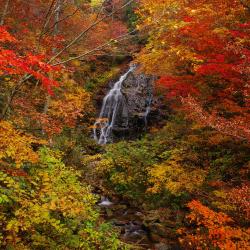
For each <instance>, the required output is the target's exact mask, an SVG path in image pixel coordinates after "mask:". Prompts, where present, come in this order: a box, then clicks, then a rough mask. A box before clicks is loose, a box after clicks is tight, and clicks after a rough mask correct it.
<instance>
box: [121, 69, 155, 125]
mask: <svg viewBox="0 0 250 250" xmlns="http://www.w3.org/2000/svg"><path fill="white" fill-rule="evenodd" d="M154 80H155V79H154V77H152V76H146V75H144V74H142V73H140V74H137V73H135V72H131V73H130V74H129V75H128V77H127V78H126V80H125V81H124V82H123V85H122V89H121V92H122V93H123V95H124V96H125V99H126V103H127V109H128V116H129V118H130V119H129V121H130V123H131V121H132V120H133V119H134V118H142V119H144V118H146V117H145V116H146V115H149V114H148V113H149V112H150V110H148V109H149V108H150V107H151V106H152V102H153V86H154Z"/></svg>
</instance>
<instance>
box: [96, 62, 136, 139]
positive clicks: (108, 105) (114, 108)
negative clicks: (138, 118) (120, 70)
mask: <svg viewBox="0 0 250 250" xmlns="http://www.w3.org/2000/svg"><path fill="white" fill-rule="evenodd" d="M135 68H136V67H135V66H134V65H132V66H131V67H130V68H129V70H128V71H127V72H126V73H125V74H124V75H122V76H121V77H120V79H119V80H118V81H117V82H116V83H115V84H114V86H113V88H112V89H111V90H110V91H109V92H108V93H107V95H106V96H105V97H104V99H103V103H102V108H101V112H100V115H99V117H98V119H97V120H96V122H95V124H94V139H95V140H96V141H97V142H98V144H106V143H108V142H109V141H110V139H111V135H112V130H113V129H114V126H115V125H116V120H117V114H118V112H119V111H120V110H123V107H124V106H125V105H126V102H125V98H124V96H123V94H122V92H121V88H122V83H123V82H124V81H125V80H126V78H127V76H128V75H129V73H130V72H133V71H134V70H135ZM124 117H125V121H124V124H125V126H127V125H128V114H124Z"/></svg>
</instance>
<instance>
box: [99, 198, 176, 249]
mask: <svg viewBox="0 0 250 250" xmlns="http://www.w3.org/2000/svg"><path fill="white" fill-rule="evenodd" d="M98 205H99V206H100V208H101V211H102V214H103V217H104V219H105V220H106V221H108V222H110V223H111V224H112V225H113V226H114V227H116V228H117V230H118V231H119V232H120V238H121V240H123V241H125V242H127V243H130V244H131V245H132V246H134V247H136V248H137V249H152V250H178V249H181V248H180V247H179V246H178V240H177V237H176V233H175V227H176V222H174V221H175V218H173V220H172V221H171V218H169V216H170V217H171V215H169V214H167V213H168V212H169V211H167V209H166V211H164V210H162V213H163V214H164V213H165V217H164V216H162V215H161V213H159V211H155V210H153V211H150V212H146V211H144V210H142V209H140V208H138V207H133V206H130V204H129V203H127V202H124V201H118V200H117V201H111V200H110V199H108V198H107V197H102V200H101V201H100V202H99V203H98ZM166 217H168V218H167V219H166Z"/></svg>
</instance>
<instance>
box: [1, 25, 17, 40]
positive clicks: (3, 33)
mask: <svg viewBox="0 0 250 250" xmlns="http://www.w3.org/2000/svg"><path fill="white" fill-rule="evenodd" d="M0 42H1V43H3V42H16V39H15V38H14V37H13V36H11V35H10V33H9V32H8V31H7V30H6V28H5V27H4V26H0Z"/></svg>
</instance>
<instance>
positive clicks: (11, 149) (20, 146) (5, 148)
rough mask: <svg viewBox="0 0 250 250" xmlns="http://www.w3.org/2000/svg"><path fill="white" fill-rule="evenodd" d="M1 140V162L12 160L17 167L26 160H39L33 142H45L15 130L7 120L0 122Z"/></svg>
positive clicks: (33, 161)
mask: <svg viewBox="0 0 250 250" xmlns="http://www.w3.org/2000/svg"><path fill="white" fill-rule="evenodd" d="M0 141H1V145H0V162H3V161H7V162H9V161H11V162H12V163H14V164H15V166H16V167H17V168H19V167H20V166H21V165H22V164H23V163H24V162H32V163H35V162H37V160H38V155H37V154H36V153H35V152H34V151H33V149H32V147H31V144H32V143H39V144H42V143H44V141H41V140H37V139H35V138H34V137H32V136H29V135H25V134H23V133H21V132H19V131H17V130H15V129H14V127H13V126H12V125H11V123H9V122H7V121H1V122H0Z"/></svg>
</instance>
